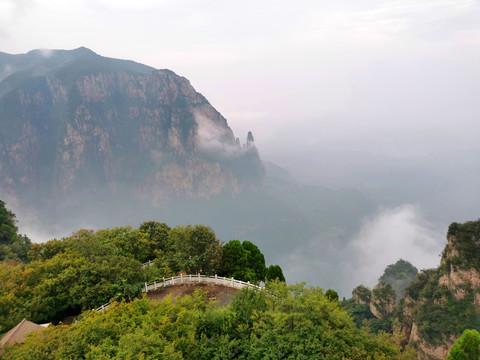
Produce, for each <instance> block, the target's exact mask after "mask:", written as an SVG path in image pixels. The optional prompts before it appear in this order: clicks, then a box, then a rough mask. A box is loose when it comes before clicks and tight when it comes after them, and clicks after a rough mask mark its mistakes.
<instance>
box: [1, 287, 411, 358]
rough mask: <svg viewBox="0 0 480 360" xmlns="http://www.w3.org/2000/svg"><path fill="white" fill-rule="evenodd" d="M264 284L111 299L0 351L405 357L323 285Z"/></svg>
mask: <svg viewBox="0 0 480 360" xmlns="http://www.w3.org/2000/svg"><path fill="white" fill-rule="evenodd" d="M269 286H270V287H269V289H268V292H266V291H252V290H248V289H246V290H243V291H240V292H239V293H238V294H237V296H236V298H235V299H234V301H233V302H232V303H231V305H229V306H227V307H223V308H222V307H219V306H218V305H217V304H215V303H211V304H209V305H205V294H204V293H202V292H199V291H197V292H195V293H194V295H193V296H192V297H189V296H185V297H184V298H182V299H176V301H175V302H173V301H171V300H168V299H167V300H166V301H163V302H161V303H158V302H151V301H149V300H147V299H142V300H135V301H133V302H131V303H128V304H127V303H119V304H114V305H113V306H112V307H111V308H109V309H108V310H107V311H106V312H105V313H100V312H86V313H84V314H83V318H82V319H80V320H79V321H78V322H77V323H76V324H74V325H72V326H63V325H61V326H52V327H49V328H48V329H46V330H44V331H43V332H40V333H35V334H32V336H31V337H29V338H28V339H27V340H26V341H24V342H23V343H21V344H17V345H14V346H11V347H7V348H6V351H5V353H4V354H3V359H4V360H13V359H24V360H29V359H50V360H56V359H192V360H193V359H195V360H202V359H252V360H257V359H334V360H335V359H339V360H340V359H352V360H353V359H355V360H361V359H373V358H375V359H411V357H406V356H404V355H402V354H401V353H400V350H399V348H398V347H397V346H396V345H394V344H393V341H392V339H391V338H390V337H388V336H385V335H382V336H375V335H372V334H370V333H367V332H365V331H363V330H360V329H357V328H356V327H355V326H354V325H353V323H352V321H351V320H350V318H349V317H348V315H347V313H346V312H345V311H344V310H342V309H341V308H340V307H339V306H338V303H336V302H332V301H330V300H329V299H328V298H326V296H325V295H324V294H323V292H322V290H321V289H318V288H305V286H304V285H296V286H290V287H287V286H286V285H285V283H281V282H271V283H269Z"/></svg>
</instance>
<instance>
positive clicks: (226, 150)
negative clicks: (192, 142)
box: [194, 113, 243, 157]
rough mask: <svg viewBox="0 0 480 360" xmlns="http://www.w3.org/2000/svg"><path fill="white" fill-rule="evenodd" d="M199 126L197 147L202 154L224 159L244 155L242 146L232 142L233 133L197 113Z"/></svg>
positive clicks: (196, 117)
mask: <svg viewBox="0 0 480 360" xmlns="http://www.w3.org/2000/svg"><path fill="white" fill-rule="evenodd" d="M194 115H195V121H196V122H197V124H198V131H197V139H196V140H197V146H198V147H199V149H200V150H201V151H202V152H205V153H209V154H215V155H217V156H218V155H220V156H224V157H232V156H239V155H241V154H242V153H243V150H242V148H241V146H240V145H239V144H237V143H235V142H232V135H233V134H232V133H230V132H229V131H228V130H227V129H225V128H224V127H222V126H219V125H217V124H215V122H214V121H213V120H212V119H210V118H208V117H207V116H204V115H202V114H199V113H195V114H194Z"/></svg>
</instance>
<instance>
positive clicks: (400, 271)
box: [378, 259, 418, 302]
mask: <svg viewBox="0 0 480 360" xmlns="http://www.w3.org/2000/svg"><path fill="white" fill-rule="evenodd" d="M417 275H418V270H417V268H416V267H415V266H413V265H412V264H411V263H409V262H408V261H405V260H402V259H400V260H398V261H397V262H396V263H395V264H391V265H388V266H387V268H386V269H385V271H384V273H383V275H382V276H381V277H380V278H379V279H378V281H379V282H383V283H385V284H390V285H391V286H392V288H393V290H394V291H395V293H396V299H397V302H398V301H399V300H400V299H401V298H402V297H403V295H404V293H405V288H406V287H407V286H408V285H410V284H411V283H412V281H413V280H415V278H416V277H417Z"/></svg>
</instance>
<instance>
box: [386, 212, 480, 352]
mask: <svg viewBox="0 0 480 360" xmlns="http://www.w3.org/2000/svg"><path fill="white" fill-rule="evenodd" d="M479 314H480V220H477V221H469V222H466V223H464V224H458V223H452V224H451V225H450V227H449V229H448V233H447V245H446V246H445V249H444V251H443V253H442V259H441V262H440V266H439V267H438V268H436V269H431V270H426V271H423V272H422V273H420V275H419V276H418V277H417V279H416V280H415V282H414V283H412V284H411V285H410V286H409V287H407V288H406V290H405V298H404V299H403V300H402V301H401V302H400V307H399V321H398V323H397V325H396V326H395V328H394V330H395V332H396V334H397V337H398V338H402V339H405V340H407V341H408V342H409V343H415V344H417V349H418V353H419V358H420V359H444V358H445V357H446V356H447V354H448V351H449V349H450V347H451V346H452V345H453V343H454V342H455V340H456V339H457V338H458V337H460V335H461V334H462V333H463V331H464V330H465V329H475V330H480V316H479Z"/></svg>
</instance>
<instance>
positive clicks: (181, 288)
mask: <svg viewBox="0 0 480 360" xmlns="http://www.w3.org/2000/svg"><path fill="white" fill-rule="evenodd" d="M198 289H200V290H203V291H206V292H207V293H208V295H207V302H210V301H217V302H218V303H219V304H220V305H222V306H223V305H228V304H230V302H231V301H232V299H233V297H234V296H235V294H236V293H237V291H238V289H233V288H229V287H226V286H222V285H212V284H208V285H207V284H202V283H199V284H191V283H190V284H179V285H175V286H169V287H166V288H162V289H157V290H154V291H149V292H148V293H147V297H148V298H149V299H152V300H157V301H163V300H165V299H166V298H167V297H168V296H169V295H170V296H171V297H172V299H175V298H176V297H177V296H180V297H183V296H185V295H193V292H194V291H195V290H198Z"/></svg>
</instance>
